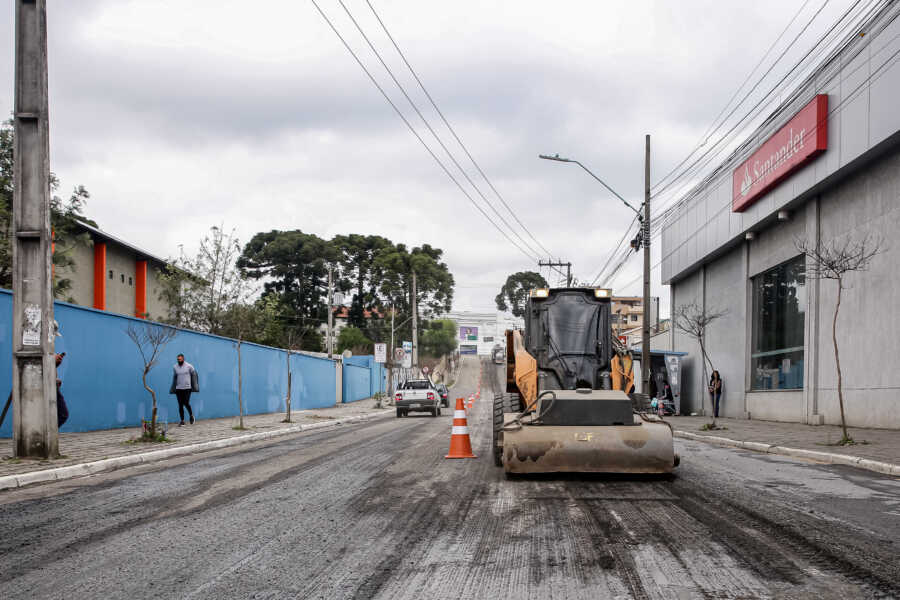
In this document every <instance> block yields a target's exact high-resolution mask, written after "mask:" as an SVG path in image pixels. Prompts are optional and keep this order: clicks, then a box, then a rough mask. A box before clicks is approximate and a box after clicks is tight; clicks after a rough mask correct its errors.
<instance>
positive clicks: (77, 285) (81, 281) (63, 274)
mask: <svg viewBox="0 0 900 600" xmlns="http://www.w3.org/2000/svg"><path fill="white" fill-rule="evenodd" d="M69 256H70V257H71V258H72V260H73V261H74V263H75V264H74V265H72V267H69V268H60V269H58V270H57V277H59V278H67V279H69V280H71V281H72V287H71V289H70V290H69V293H68V294H66V296H65V297H64V298H60V300H66V301H67V302H73V303H74V304H78V305H79V306H88V307H90V306H93V305H94V248H93V247H92V246H88V245H85V244H76V245H75V247H73V248H72V249H71V250H70V255H69Z"/></svg>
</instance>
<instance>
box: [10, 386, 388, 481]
mask: <svg viewBox="0 0 900 600" xmlns="http://www.w3.org/2000/svg"><path fill="white" fill-rule="evenodd" d="M70 410H77V407H75V408H70ZM382 411H383V409H376V408H375V401H374V400H373V399H371V398H368V399H365V400H359V401H357V402H352V403H347V404H338V405H335V406H330V407H328V408H319V409H310V410H293V411H291V421H292V423H282V422H281V421H282V419H284V412H278V413H267V414H262V415H245V416H244V427H245V429H244V430H243V431H241V430H235V429H233V428H234V427H235V426H237V424H238V418H237V417H226V418H223V419H199V420H197V421H196V423H194V424H193V425H185V426H183V427H179V426H178V423H177V422H176V423H174V424H173V423H169V434H168V437H170V438H172V440H173V441H172V442H170V443H140V442H139V443H128V441H129V440H132V439H134V438H137V437H139V436H140V434H141V429H140V427H129V428H126V429H106V430H102V431H85V432H81V433H60V435H59V451H60V454H62V455H63V456H62V457H60V458H57V459H53V460H34V459H22V460H19V459H14V458H12V455H13V447H12V439H11V438H2V439H0V457H2V459H0V477H2V476H4V475H20V474H22V473H28V472H31V471H39V470H42V469H54V468H57V467H66V466H69V465H76V464H82V463H86V462H91V461H95V460H102V459H105V458H114V457H117V456H125V455H128V454H136V453H142V452H151V451H153V450H162V449H165V448H176V447H179V446H188V445H191V444H197V443H199V442H209V441H213V440H221V439H226V438H231V437H237V436H241V435H247V434H250V433H259V432H263V431H276V430H278V429H286V428H288V427H295V426H296V425H307V424H310V423H321V422H326V421H328V420H333V419H344V418H347V417H355V416H361V415H367V414H371V413H378V412H382Z"/></svg>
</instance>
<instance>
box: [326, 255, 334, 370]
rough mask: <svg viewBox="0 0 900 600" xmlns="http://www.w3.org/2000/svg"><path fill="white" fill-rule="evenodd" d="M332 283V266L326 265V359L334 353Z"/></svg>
mask: <svg viewBox="0 0 900 600" xmlns="http://www.w3.org/2000/svg"><path fill="white" fill-rule="evenodd" d="M333 313H334V282H333V281H332V266H331V265H328V344H327V346H328V358H331V355H332V354H333V353H334V315H333Z"/></svg>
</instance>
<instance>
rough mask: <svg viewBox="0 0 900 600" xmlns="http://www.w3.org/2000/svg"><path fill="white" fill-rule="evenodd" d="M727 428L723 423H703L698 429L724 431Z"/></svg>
mask: <svg viewBox="0 0 900 600" xmlns="http://www.w3.org/2000/svg"><path fill="white" fill-rule="evenodd" d="M726 429H728V428H727V427H725V426H724V425H713V424H712V423H704V424H703V425H701V426H700V431H725V430H726Z"/></svg>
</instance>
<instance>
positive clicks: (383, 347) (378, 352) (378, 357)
mask: <svg viewBox="0 0 900 600" xmlns="http://www.w3.org/2000/svg"><path fill="white" fill-rule="evenodd" d="M375 362H377V363H383V362H387V344H375Z"/></svg>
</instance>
